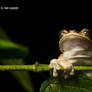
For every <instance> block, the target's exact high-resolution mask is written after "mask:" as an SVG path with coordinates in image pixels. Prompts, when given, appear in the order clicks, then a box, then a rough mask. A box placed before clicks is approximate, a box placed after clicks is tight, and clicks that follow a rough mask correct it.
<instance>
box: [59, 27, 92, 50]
mask: <svg viewBox="0 0 92 92" xmlns="http://www.w3.org/2000/svg"><path fill="white" fill-rule="evenodd" d="M88 31H89V30H88V29H86V28H84V29H83V30H81V31H80V32H77V31H76V30H69V31H67V30H62V31H61V32H60V41H59V48H60V51H68V50H70V49H72V48H75V47H82V48H83V49H89V47H90V45H91V44H92V43H91V40H90V38H89V34H88Z"/></svg>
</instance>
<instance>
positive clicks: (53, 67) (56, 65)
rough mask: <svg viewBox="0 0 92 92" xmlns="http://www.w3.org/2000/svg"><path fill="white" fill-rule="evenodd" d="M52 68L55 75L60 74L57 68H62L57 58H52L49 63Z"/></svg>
mask: <svg viewBox="0 0 92 92" xmlns="http://www.w3.org/2000/svg"><path fill="white" fill-rule="evenodd" d="M49 66H50V68H51V69H53V74H52V75H53V77H57V76H58V72H57V70H60V66H59V64H58V62H57V59H52V60H51V61H50V64H49Z"/></svg>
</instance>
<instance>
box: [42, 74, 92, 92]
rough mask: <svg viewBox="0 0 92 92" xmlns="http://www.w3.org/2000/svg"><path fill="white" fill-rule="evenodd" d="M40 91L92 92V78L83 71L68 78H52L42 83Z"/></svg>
mask: <svg viewBox="0 0 92 92" xmlns="http://www.w3.org/2000/svg"><path fill="white" fill-rule="evenodd" d="M40 92H92V79H90V78H89V77H87V76H86V75H85V74H82V73H81V74H80V73H76V74H75V76H72V77H70V78H68V79H64V78H63V77H58V78H50V79H48V80H47V81H45V82H44V83H43V84H42V85H41V88H40Z"/></svg>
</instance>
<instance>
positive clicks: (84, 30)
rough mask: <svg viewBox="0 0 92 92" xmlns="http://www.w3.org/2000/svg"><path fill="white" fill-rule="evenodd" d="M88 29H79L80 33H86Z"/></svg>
mask: <svg viewBox="0 0 92 92" xmlns="http://www.w3.org/2000/svg"><path fill="white" fill-rule="evenodd" d="M89 31H90V30H89V29H87V28H84V29H82V30H81V31H80V33H87V32H89Z"/></svg>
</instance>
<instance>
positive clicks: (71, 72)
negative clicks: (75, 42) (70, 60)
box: [70, 67, 74, 76]
mask: <svg viewBox="0 0 92 92" xmlns="http://www.w3.org/2000/svg"><path fill="white" fill-rule="evenodd" d="M70 75H71V76H72V75H74V67H72V70H71V71H70Z"/></svg>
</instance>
